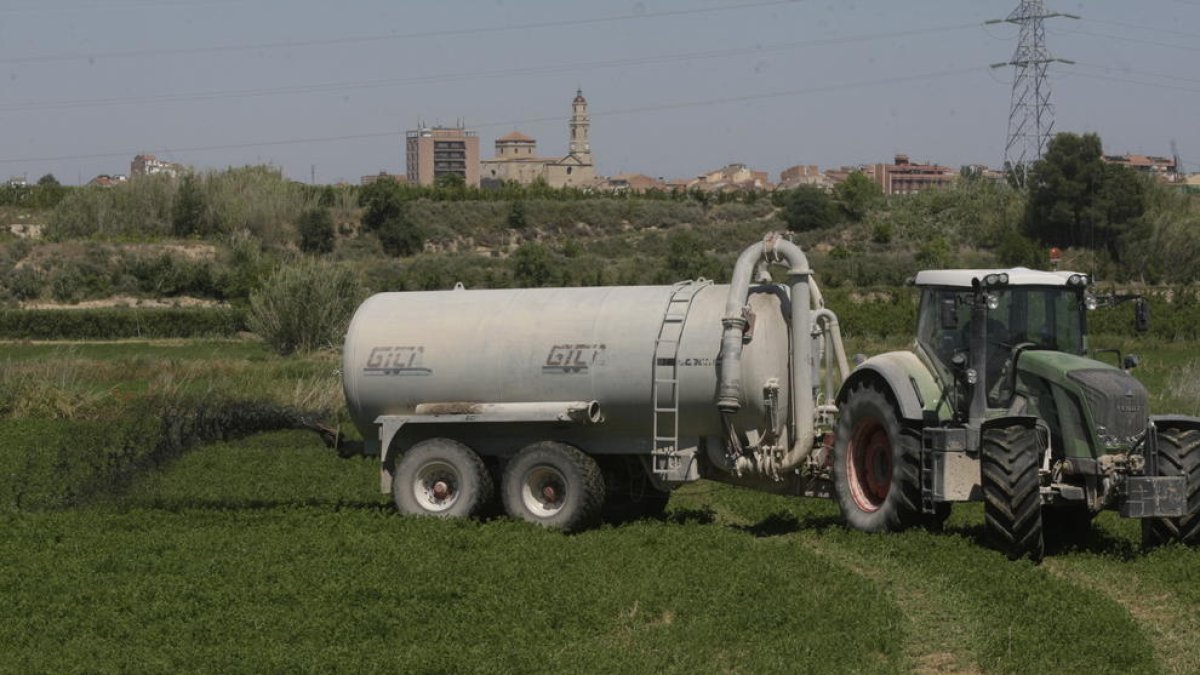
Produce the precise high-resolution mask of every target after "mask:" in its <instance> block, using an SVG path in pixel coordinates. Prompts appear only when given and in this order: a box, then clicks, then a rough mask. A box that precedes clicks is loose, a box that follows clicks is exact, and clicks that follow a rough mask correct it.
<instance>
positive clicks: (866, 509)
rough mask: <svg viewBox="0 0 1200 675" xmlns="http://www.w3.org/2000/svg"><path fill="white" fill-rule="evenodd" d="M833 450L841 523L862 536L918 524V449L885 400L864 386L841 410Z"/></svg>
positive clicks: (881, 395) (892, 408)
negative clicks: (858, 531)
mask: <svg viewBox="0 0 1200 675" xmlns="http://www.w3.org/2000/svg"><path fill="white" fill-rule="evenodd" d="M842 410H843V412H842V415H841V417H840V419H839V420H838V428H837V442H836V443H835V444H834V448H833V487H834V495H835V496H836V498H837V503H838V508H839V509H840V510H841V512H842V517H843V518H844V519H845V521H846V523H847V524H848V525H850V526H851V527H853V528H855V529H857V530H862V531H864V532H885V531H887V532H895V531H899V530H903V529H904V528H906V527H910V526H913V525H919V524H920V523H921V466H920V450H921V443H920V440H919V439H918V438H917V437H916V435H915V432H913V431H911V430H908V429H905V428H903V427H902V426H901V425H900V421H899V418H898V417H897V415H896V411H895V407H894V406H893V404H892V402H891V401H890V400H889V399H888V397H887V396H886V395H885V394H884V393H883V392H881V391H879V390H878V389H876V388H875V387H873V386H871V385H870V384H863V385H861V386H859V387H857V388H855V389H854V390H853V391H851V392H850V395H849V396H848V397H847V399H846V404H845V405H844V406H843V407H842Z"/></svg>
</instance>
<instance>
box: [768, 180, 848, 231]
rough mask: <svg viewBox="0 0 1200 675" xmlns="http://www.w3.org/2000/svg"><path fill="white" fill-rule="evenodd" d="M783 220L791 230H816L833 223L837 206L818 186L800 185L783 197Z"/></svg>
mask: <svg viewBox="0 0 1200 675" xmlns="http://www.w3.org/2000/svg"><path fill="white" fill-rule="evenodd" d="M782 203H783V220H784V222H786V223H787V226H788V229H789V230H792V231H793V232H805V231H808V230H817V229H821V228H824V227H829V226H830V225H833V224H834V222H835V221H836V220H837V206H836V205H835V204H834V203H833V200H832V199H830V198H829V195H828V194H826V193H825V191H824V190H822V189H821V188H819V187H815V186H812V185H801V186H800V187H798V188H795V189H794V190H790V191H789V192H788V193H787V194H786V195H785V196H784V197H783V198H782Z"/></svg>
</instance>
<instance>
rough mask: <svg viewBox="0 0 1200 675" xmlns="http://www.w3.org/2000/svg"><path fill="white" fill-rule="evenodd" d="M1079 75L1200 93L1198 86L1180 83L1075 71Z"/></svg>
mask: <svg viewBox="0 0 1200 675" xmlns="http://www.w3.org/2000/svg"><path fill="white" fill-rule="evenodd" d="M1075 74H1076V75H1078V76H1079V77H1087V78H1091V79H1093V80H1106V81H1108V82H1127V83H1129V84H1139V85H1141V86H1143V87H1158V88H1160V89H1173V90H1175V91H1189V92H1192V93H1196V94H1200V88H1196V87H1184V86H1182V85H1176V84H1167V83H1165V82H1146V81H1145V80H1135V79H1133V78H1130V77H1113V76H1112V75H1093V74H1090V73H1075Z"/></svg>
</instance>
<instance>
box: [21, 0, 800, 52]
mask: <svg viewBox="0 0 1200 675" xmlns="http://www.w3.org/2000/svg"><path fill="white" fill-rule="evenodd" d="M803 1H804V0H769V1H766V2H748V3H741V4H735V5H720V6H717V7H698V8H693V9H676V10H665V11H661V12H641V13H633V14H618V15H614V16H604V17H591V18H587V19H563V20H559V21H536V22H530V23H523V24H514V25H511V26H485V27H479V28H447V29H440V30H429V31H415V32H411V33H386V34H372V35H356V36H347V37H340V38H324V39H317V40H290V41H287V42H264V43H258V44H241V45H216V46H208V47H177V48H167V49H132V50H123V51H111V52H76V53H73V54H46V55H41V56H19V57H13V58H6V59H0V63H14V64H15V63H52V62H58V61H82V60H94V59H109V58H140V57H146V56H168V55H172V56H173V55H180V54H214V53H220V52H232V51H262V50H267V49H291V48H295V47H325V46H330V45H342V44H358V43H364V42H387V41H392V40H408V39H414V38H430V37H450V36H455V35H481V34H485V33H503V32H510V31H519V30H533V29H539V28H563V27H566V26H586V25H594V24H604V23H615V22H620V21H632V20H640V19H658V18H664V17H679V16H689V15H694V14H709V13H713V12H727V11H736V10H743V9H757V8H761V7H774V6H779V5H792V4H796V3H798V2H803Z"/></svg>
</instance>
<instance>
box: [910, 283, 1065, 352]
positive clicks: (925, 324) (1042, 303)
mask: <svg viewBox="0 0 1200 675" xmlns="http://www.w3.org/2000/svg"><path fill="white" fill-rule="evenodd" d="M989 293H991V294H992V295H993V296H995V299H996V307H995V309H992V310H990V311H989V312H988V340H987V342H988V348H989V349H993V348H1000V349H1003V350H1011V349H1012V348H1013V347H1016V346H1017V345H1021V344H1024V345H1026V346H1027V347H1032V348H1035V349H1053V350H1055V351H1061V352H1069V353H1072V354H1083V353H1084V342H1083V332H1084V324H1083V320H1084V311H1085V310H1084V307H1083V297H1082V295H1081V294H1080V292H1079V291H1077V290H1075V289H1070V288H1064V287H1061V286H1007V287H1000V288H993V289H992V290H990V291H989ZM971 304H972V292H971V291H969V290H964V289H957V288H927V289H925V290H924V292H923V293H922V296H921V309H920V313H919V316H918V319H917V339H918V340H920V341H921V343H922V344H923V345H924V346H925V348H926V349H927V350H929V351H930V352H932V353H933V354H935V355H937V357H938V358H939V359H940V360H942V361H943V362H944V363H949V362H950V360H951V359H952V358H953V357H954V354H955V353H956V352H962V353H964V354H965V353H966V352H967V351H968V350H969V349H970V339H971V328H970V325H971Z"/></svg>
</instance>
